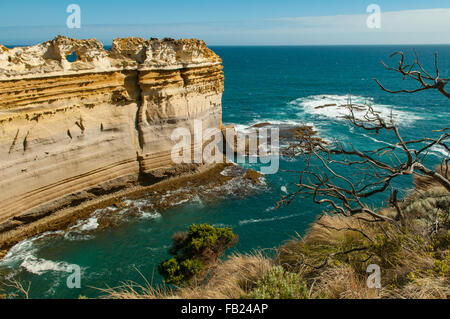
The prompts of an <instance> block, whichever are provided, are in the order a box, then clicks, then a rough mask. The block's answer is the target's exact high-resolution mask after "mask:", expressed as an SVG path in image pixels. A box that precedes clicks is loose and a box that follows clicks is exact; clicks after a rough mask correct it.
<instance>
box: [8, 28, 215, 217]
mask: <svg viewBox="0 0 450 319" xmlns="http://www.w3.org/2000/svg"><path fill="white" fill-rule="evenodd" d="M67 57H69V58H67ZM222 92H223V73H222V66H221V59H220V58H219V57H218V56H217V55H216V54H215V53H214V52H212V51H211V50H210V49H208V48H207V47H206V45H205V43H204V42H203V41H200V40H184V39H182V40H172V39H164V40H157V39H151V40H144V39H140V38H126V39H116V40H115V41H114V42H113V45H112V47H111V50H109V51H107V50H105V49H104V48H103V45H102V43H100V42H98V41H97V40H95V39H91V40H74V39H69V38H66V37H57V38H55V39H54V40H52V41H48V42H45V43H42V44H38V45H36V46H32V47H23V48H20V47H18V48H13V49H7V48H5V47H3V46H0V172H1V179H0V201H1V203H2V205H1V206H0V224H1V223H3V222H6V221H7V220H8V219H11V218H13V219H14V220H18V221H21V220H22V219H24V218H25V219H26V218H27V217H26V216H32V217H33V216H34V217H36V216H40V215H45V214H49V213H50V212H51V211H53V210H55V209H57V208H58V207H64V206H67V205H75V204H77V203H80V202H82V201H84V200H86V199H90V198H92V197H95V196H97V195H98V194H101V193H102V192H112V191H115V190H118V189H120V188H123V187H126V186H129V185H133V184H135V183H137V182H138V181H139V180H141V181H142V180H143V179H147V180H149V178H150V179H151V177H152V176H153V175H152V172H158V175H161V170H165V169H173V166H174V165H173V163H172V161H171V156H170V154H171V149H172V146H173V145H174V142H173V141H172V140H171V139H170V137H171V133H172V131H173V129H175V128H177V127H187V128H189V129H190V130H191V131H192V130H193V121H194V120H198V119H200V120H203V129H206V128H209V127H216V128H219V127H220V126H221V118H222V108H221V97H222ZM192 147H193V148H194V149H195V148H198V147H202V146H201V145H193V146H192Z"/></svg>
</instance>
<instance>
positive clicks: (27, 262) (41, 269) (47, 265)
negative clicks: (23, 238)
mask: <svg viewBox="0 0 450 319" xmlns="http://www.w3.org/2000/svg"><path fill="white" fill-rule="evenodd" d="M20 266H21V267H23V268H25V269H26V270H27V271H28V272H30V273H33V274H35V275H38V276H40V275H42V274H44V273H46V272H49V271H58V272H70V271H71V268H70V264H68V263H66V262H65V261H52V260H47V259H43V258H37V257H36V256H33V255H30V256H27V257H26V258H25V259H24V260H23V261H22V263H21V264H20Z"/></svg>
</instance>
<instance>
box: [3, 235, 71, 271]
mask: <svg viewBox="0 0 450 319" xmlns="http://www.w3.org/2000/svg"><path fill="white" fill-rule="evenodd" d="M55 233H58V234H59V233H62V231H58V232H47V233H43V234H41V235H39V236H35V237H33V238H29V239H25V240H23V241H21V242H20V243H18V244H16V245H15V246H14V247H12V248H11V249H10V250H9V251H8V253H7V254H6V256H5V257H4V258H3V259H2V260H0V267H7V268H11V269H14V270H16V271H17V270H18V268H19V267H21V268H24V269H25V270H26V271H28V272H30V273H33V274H35V275H39V276H40V275H42V274H44V273H46V272H49V271H58V272H70V268H69V267H70V264H68V263H67V262H65V261H52V260H48V259H44V258H38V257H36V253H37V251H38V247H36V244H35V243H36V241H38V240H40V239H43V238H44V237H47V236H49V235H54V234H55Z"/></svg>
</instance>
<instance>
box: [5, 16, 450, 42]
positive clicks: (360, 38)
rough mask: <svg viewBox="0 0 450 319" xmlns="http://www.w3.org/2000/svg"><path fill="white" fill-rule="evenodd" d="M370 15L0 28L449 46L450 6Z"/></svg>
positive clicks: (20, 38) (40, 37) (38, 38)
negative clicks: (377, 22) (374, 21)
mask: <svg viewBox="0 0 450 319" xmlns="http://www.w3.org/2000/svg"><path fill="white" fill-rule="evenodd" d="M381 9H383V8H381ZM368 17H369V13H366V14H358V15H337V16H322V17H320V16H319V17H286V18H279V19H268V20H247V21H228V22H224V21H222V22H211V23H180V24H174V23H167V24H149V25H103V26H101V25H91V26H89V25H83V27H82V28H81V29H67V28H66V27H65V26H59V27H56V26H53V27H52V26H48V27H0V43H2V44H7V45H8V44H9V45H13V44H32V43H37V42H42V41H45V40H48V39H51V38H53V37H54V36H56V35H58V34H62V35H67V36H70V37H74V38H91V37H95V38H98V39H100V40H101V41H103V42H104V43H106V44H108V43H111V40H112V39H113V38H116V37H126V36H140V37H144V38H150V37H160V38H162V37H172V38H182V37H184V38H200V39H203V40H205V41H206V42H207V43H208V44H209V45H222V44H225V45H323V44H324V45H342V44H396V45H397V44H399V45H402V44H450V32H449V30H450V8H449V9H427V10H409V11H396V12H383V11H382V12H381V28H380V29H369V28H368V27H367V23H366V21H367V18H368Z"/></svg>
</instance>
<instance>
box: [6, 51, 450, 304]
mask: <svg viewBox="0 0 450 319" xmlns="http://www.w3.org/2000/svg"><path fill="white" fill-rule="evenodd" d="M212 49H213V50H214V51H215V52H216V53H218V54H219V55H220V56H221V57H222V59H223V64H224V72H225V93H224V96H223V121H224V123H225V124H229V123H233V124H235V125H236V126H237V127H238V128H239V129H241V128H243V127H246V126H248V125H251V124H255V123H258V122H272V123H275V124H289V123H297V124H299V123H310V124H312V125H314V127H315V128H316V129H317V130H318V132H319V134H320V136H321V137H324V138H328V139H333V138H336V139H338V140H340V141H342V142H344V143H350V142H351V143H353V144H354V145H355V146H357V147H360V148H363V149H370V148H374V147H381V146H383V144H382V142H381V141H382V140H384V141H387V142H390V141H391V140H390V139H391V137H390V136H387V135H384V134H380V135H377V136H370V137H369V138H368V137H367V136H364V135H363V134H365V132H361V131H360V130H356V129H353V128H351V127H350V125H349V124H348V123H346V122H345V121H343V120H342V119H340V118H338V115H339V114H337V113H336V110H333V109H321V110H317V109H315V108H314V106H318V105H323V104H329V103H336V102H337V103H339V102H342V101H345V99H346V95H347V93H348V92H349V91H351V94H352V95H353V99H354V100H356V101H358V102H361V103H364V102H366V103H370V104H372V105H374V107H375V108H376V109H377V110H380V111H381V112H382V114H390V113H391V112H392V113H393V114H394V117H395V120H396V122H397V123H398V125H399V126H400V129H401V132H402V134H403V136H404V137H405V138H410V137H414V136H417V134H423V132H424V131H428V132H429V131H430V130H431V129H436V128H442V127H444V125H447V126H448V124H449V123H450V113H449V101H448V99H446V98H445V97H444V96H442V95H440V94H438V93H436V92H427V93H418V94H411V95H409V94H400V95H392V94H388V93H385V92H383V91H382V90H380V89H379V88H378V86H377V85H376V83H375V82H374V80H373V78H377V79H379V80H380V81H381V82H382V83H383V84H385V86H386V87H389V88H393V89H395V88H400V87H405V86H410V85H411V83H409V82H406V81H405V82H402V81H401V78H400V77H399V76H398V74H395V73H391V72H388V71H386V70H385V69H384V68H383V66H382V65H381V64H380V63H379V60H380V59H381V58H382V59H384V60H385V62H390V63H392V64H393V65H395V63H396V61H397V60H396V59H395V58H394V59H390V58H389V55H390V53H392V52H394V51H397V50H404V51H405V52H406V53H408V56H410V57H412V56H413V52H412V49H413V47H407V46H406V47H405V46H401V47H395V46H343V47H327V46H322V47H319V46H317V47H212ZM416 49H417V51H418V53H419V55H420V56H421V57H422V61H423V62H426V63H425V64H426V66H428V67H430V69H432V62H433V54H434V52H435V51H437V52H438V53H439V62H440V69H441V76H442V77H444V76H446V77H450V46H418V47H416ZM441 151H442V150H439V149H434V150H433V152H432V153H430V155H429V161H430V163H431V164H434V163H437V160H438V157H437V156H436V155H439V154H441V155H442V154H445V153H441ZM445 156H448V154H446V155H445ZM302 165H303V164H302V162H301V161H298V160H289V159H282V160H281V162H280V170H287V169H301V168H302V167H303V166H302ZM245 166H246V167H253V168H258V167H257V166H258V165H245ZM295 180H296V179H295V176H293V175H292V174H290V173H286V172H282V171H280V172H278V173H277V174H275V175H267V176H266V184H267V185H266V186H265V187H261V188H260V189H258V190H257V191H256V193H255V194H254V195H252V196H249V197H247V198H235V197H232V196H230V197H229V198H226V199H224V200H221V201H218V202H214V203H205V202H202V201H201V200H200V201H199V200H195V201H192V202H190V203H187V204H185V205H180V206H178V207H176V208H173V209H170V210H169V211H166V212H164V213H163V214H162V215H159V214H158V213H157V212H147V214H145V217H142V218H135V219H131V220H129V221H128V222H126V223H125V224H123V225H121V226H120V227H115V228H110V229H107V230H105V231H101V232H89V231H82V230H79V231H76V232H75V231H74V232H73V233H71V234H70V235H69V236H68V235H67V234H66V236H62V235H60V236H56V237H54V236H53V237H49V236H44V238H42V239H35V240H27V241H25V242H23V243H21V244H20V245H19V246H17V247H15V248H14V249H13V250H12V251H11V252H10V254H9V255H8V256H7V258H5V260H4V261H2V262H0V271H4V272H9V276H12V277H13V278H16V279H19V280H21V281H22V282H26V281H31V296H32V297H46V298H55V297H56V298H74V297H77V296H79V295H86V296H89V297H95V296H97V295H98V294H99V292H98V291H97V290H95V289H93V288H92V287H99V288H104V287H106V286H110V287H111V286H117V285H119V284H120V282H122V281H125V280H133V281H136V282H138V283H141V284H144V280H143V279H142V278H141V277H140V275H139V274H138V273H137V271H136V268H137V269H139V271H140V272H142V274H144V276H145V277H146V278H147V279H148V280H152V278H153V282H154V283H155V284H157V283H159V282H160V278H159V276H158V275H157V271H156V265H157V264H158V263H159V262H161V261H162V260H163V259H165V258H166V257H167V248H168V246H169V245H170V238H171V236H172V234H173V233H174V232H177V231H182V230H185V229H186V228H187V227H188V225H190V224H193V223H210V224H213V225H226V226H230V227H232V228H233V230H234V232H235V233H237V234H238V235H239V237H240V241H239V244H238V245H237V246H236V247H235V248H234V251H239V252H250V251H252V250H253V249H257V248H272V247H275V246H278V245H280V244H282V242H283V241H285V240H287V239H289V238H291V237H293V236H295V235H296V233H298V234H300V235H302V234H304V233H305V230H306V229H307V227H308V225H309V224H310V223H311V222H313V221H314V219H315V218H316V216H317V215H318V214H319V213H320V212H321V210H322V208H323V207H319V206H317V205H314V204H313V203H312V202H311V201H310V200H296V201H294V202H293V203H292V204H291V205H290V206H288V207H282V208H280V209H279V210H274V209H273V207H274V206H275V204H276V202H277V201H278V200H279V199H280V198H281V196H282V195H283V191H282V187H283V186H285V187H287V189H288V190H293V188H292V185H290V183H292V182H295ZM395 185H396V186H399V187H400V188H401V189H403V190H406V189H408V188H410V187H411V180H410V178H403V179H401V180H399V181H398V182H397V183H396V184H395ZM238 187H239V186H238ZM144 200H145V199H144ZM384 200H386V196H385V195H383V196H378V197H376V198H374V199H373V200H372V201H371V204H372V205H373V206H381V205H383V203H384V202H383V201H384ZM138 204H139V203H130V205H138ZM144 213H145V212H144ZM92 221H94V225H93V227H89V226H92V225H85V226H86V227H85V229H90V228H95V220H91V222H92ZM268 252H270V250H269V251H268ZM67 264H77V265H80V266H81V267H82V270H83V272H82V274H83V275H82V288H81V289H74V290H71V289H68V288H67V287H66V278H67V276H68V273H66V272H64V269H65V268H66V266H67ZM153 274H154V275H153Z"/></svg>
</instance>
